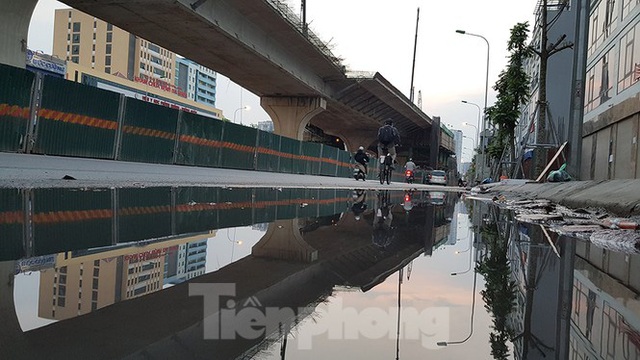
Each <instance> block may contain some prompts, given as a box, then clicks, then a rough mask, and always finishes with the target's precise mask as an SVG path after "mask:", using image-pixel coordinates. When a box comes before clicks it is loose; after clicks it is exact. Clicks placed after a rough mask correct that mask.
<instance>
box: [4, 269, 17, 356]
mask: <svg viewBox="0 0 640 360" xmlns="http://www.w3.org/2000/svg"><path fill="white" fill-rule="evenodd" d="M15 266H16V264H15V262H14V261H4V262H1V263H0V324H2V326H0V338H1V339H2V342H3V343H5V344H12V343H14V342H16V341H18V340H19V339H20V338H21V337H22V329H21V328H20V323H19V321H18V316H17V314H16V306H15V303H14V301H13V288H14V286H13V281H14V274H15V271H16V268H15ZM8 350H9V349H0V355H2V356H0V357H2V358H3V359H9V358H10V357H5V354H9V353H11V352H10V351H8ZM14 355H15V354H14Z"/></svg>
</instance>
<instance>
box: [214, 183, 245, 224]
mask: <svg viewBox="0 0 640 360" xmlns="http://www.w3.org/2000/svg"><path fill="white" fill-rule="evenodd" d="M219 194H220V197H219V200H218V201H219V202H220V203H221V204H225V207H224V209H221V210H220V216H219V222H220V228H227V227H236V226H246V225H251V223H252V218H251V216H252V207H251V204H252V195H253V192H252V191H251V189H248V188H235V189H220V193H219Z"/></svg>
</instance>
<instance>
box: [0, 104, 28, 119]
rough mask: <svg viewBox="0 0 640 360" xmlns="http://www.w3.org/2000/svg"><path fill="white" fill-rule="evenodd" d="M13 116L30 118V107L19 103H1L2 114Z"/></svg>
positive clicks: (0, 111)
mask: <svg viewBox="0 0 640 360" xmlns="http://www.w3.org/2000/svg"><path fill="white" fill-rule="evenodd" d="M7 115H8V116H12V117H16V118H21V119H28V118H29V108H28V107H20V106H18V105H9V104H0V116H7Z"/></svg>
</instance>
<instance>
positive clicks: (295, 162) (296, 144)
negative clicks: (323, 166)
mask: <svg viewBox="0 0 640 360" xmlns="http://www.w3.org/2000/svg"><path fill="white" fill-rule="evenodd" d="M280 152H281V153H282V156H281V157H280V169H279V172H281V173H297V172H298V168H300V160H299V157H300V141H298V140H296V139H292V138H288V137H284V136H283V137H282V139H281V140H280Z"/></svg>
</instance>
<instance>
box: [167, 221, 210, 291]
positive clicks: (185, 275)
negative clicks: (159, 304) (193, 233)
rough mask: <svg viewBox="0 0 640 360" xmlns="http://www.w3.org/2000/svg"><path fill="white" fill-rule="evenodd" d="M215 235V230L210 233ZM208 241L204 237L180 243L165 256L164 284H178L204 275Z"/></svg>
mask: <svg viewBox="0 0 640 360" xmlns="http://www.w3.org/2000/svg"><path fill="white" fill-rule="evenodd" d="M210 236H211V237H214V236H215V231H214V232H213V234H211V235H210ZM207 241H208V239H202V240H199V241H192V242H188V243H185V244H180V245H178V248H177V251H173V252H171V253H169V254H167V256H166V257H165V266H164V284H165V285H166V284H178V283H181V282H184V281H188V280H190V279H193V278H194V277H196V276H200V275H203V274H204V272H205V265H206V262H207Z"/></svg>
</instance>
